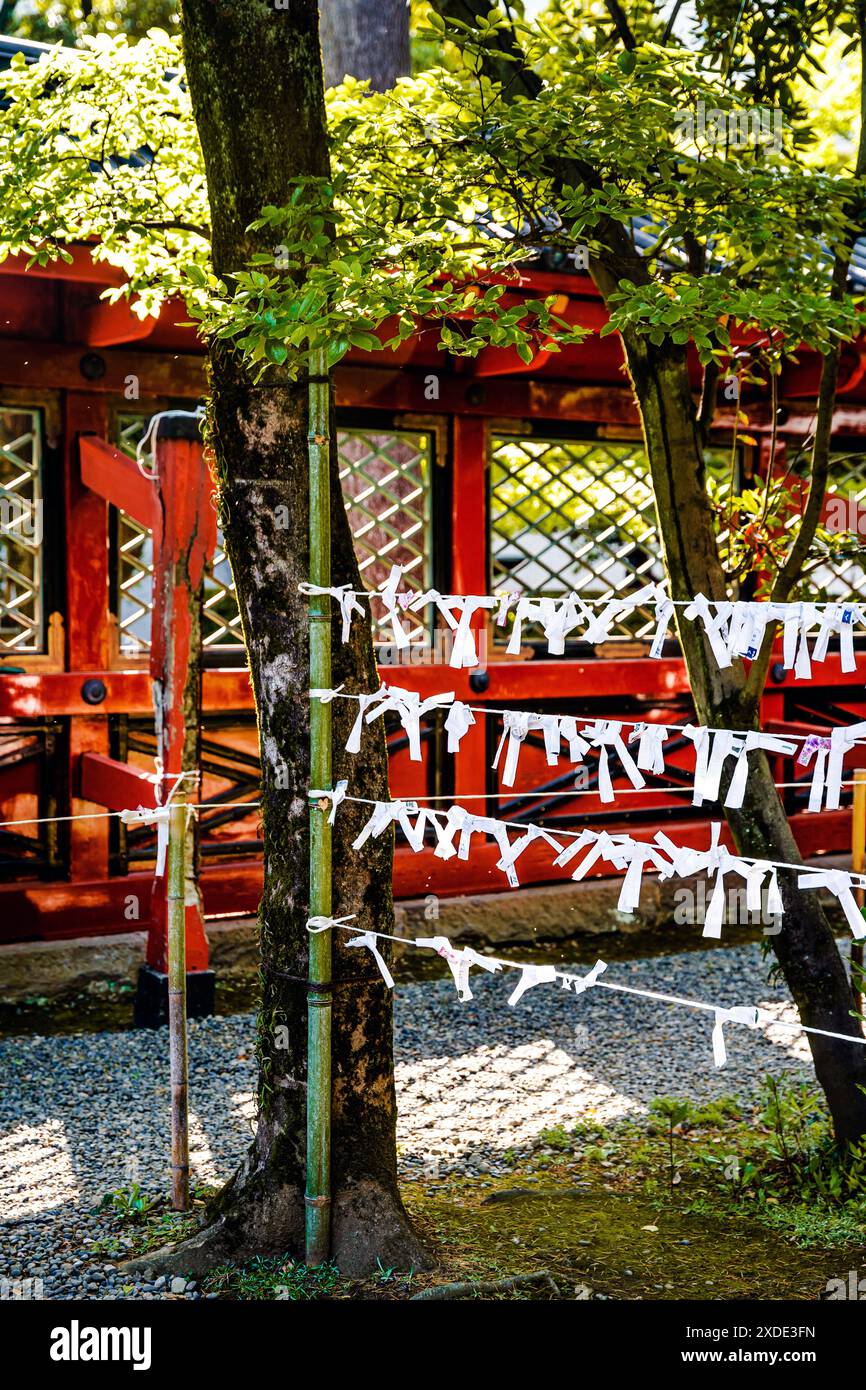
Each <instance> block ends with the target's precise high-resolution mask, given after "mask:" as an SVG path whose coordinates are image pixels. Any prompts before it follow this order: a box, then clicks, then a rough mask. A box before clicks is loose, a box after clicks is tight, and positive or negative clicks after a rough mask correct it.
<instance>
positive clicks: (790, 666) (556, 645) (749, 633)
mask: <svg viewBox="0 0 866 1390" xmlns="http://www.w3.org/2000/svg"><path fill="white" fill-rule="evenodd" d="M403 580H404V571H403V568H402V567H401V566H400V565H392V567H391V571H390V573H389V575H388V578H387V579H386V580H385V581H384V582H383V583H382V584H380V585H379V587H378V589H352V588H351V587H350V586H349V585H345V584H344V585H341V586H339V587H331V588H328V587H316V588H315V589H311V588H310V586H309V585H308V584H301V585H299V590H300V592H301V593H308V594H309V593H316V594H330V595H331V597H332V598H334V599H335V600H336V602H337V603H338V604H339V606H340V612H341V614H342V618H343V641H344V642H345V641H347V640H348V636H349V630H350V626H351V621H352V616H353V615H354V614H355V613H360V612H361V611H362V610H361V607H360V604H359V602H358V600H359V599H362V598H363V599H368V600H371V599H378V600H379V601H380V602H381V603H382V605H383V607H384V608H385V611H386V613H387V615H388V619H389V621H390V623H391V627H392V631H393V639H394V644H395V646H396V647H397V649H398V650H400V651H403V650H405V649H406V648H408V647H409V646H410V645H411V642H410V638H409V634H408V633H407V631H406V628H405V627H404V626H403V623H402V621H401V614H406V613H417V612H418V611H419V610H420V609H423V608H426V607H428V606H430V605H432V606H434V607H435V608H437V609H438V611H439V614H440V616H441V617H442V618H443V620H444V622H445V623H446V624H447V626H448V627H449V628H450V629H451V631H452V632H453V634H454V641H453V644H452V650H451V655H450V658H449V664H450V665H451V666H453V667H456V668H457V669H462V668H465V667H468V666H477V665H478V664H479V659H478V651H477V647H476V635H477V631H478V629H477V627H476V628H473V626H472V622H473V619H474V618H475V617H476V615H477V614H478V613H485V612H492V611H493V610H494V609H496V616H495V618H494V619H493V621H494V622H495V624H496V626H497V627H504V626H505V625H506V623H507V622H508V620H509V617H510V618H511V633H510V637H509V641H508V646H507V651H508V653H509V654H510V655H512V656H515V655H517V654H519V652H520V647H521V642H522V633H523V623H524V622H531V623H538V624H540V626H541V628H542V630H543V632H544V636H545V639H546V641H547V644H548V648H549V651H550V654H551V655H552V656H561V655H562V654H563V653H564V651H565V641H566V639H567V638H568V637H570V636H572V635H573V634H574V635H575V637H576V640H579V641H582V642H588V643H590V644H591V645H598V644H599V643H602V642H606V641H608V640H609V639H610V638H611V637H612V635H613V629H614V625H615V624H616V623H618V622H619V621H620V620H621V619H622V618H623V617H624V616H626V615H627V614H628V613H631V612H634V610H635V609H636V608H652V609H653V610H654V613H655V619H656V628H655V635H654V637H653V639H652V642H651V645H650V656H651V657H652V658H654V659H658V658H660V657H661V655H662V652H663V648H664V642H665V637H666V635H667V630H668V626H669V624H670V620H671V618H672V616H673V613H674V609H675V608H680V609H681V610H682V616H683V618H684V619H686V620H687V621H690V622H700V623H702V624H703V629H704V633H705V636H706V638H707V641H708V642H709V644H710V647H711V649H712V652H713V656H714V658H715V661H716V664H717V665H718V666H719V668H720V669H724V668H725V667H728V666H731V665H732V663H733V662H734V661H738V660H748V661H751V660H754V659H755V657H756V656H757V655H758V652H759V650H760V647H761V643H762V641H763V639H764V636H765V634H766V632H767V631H768V630H770V629H772V628H773V627H775V626H776V625H781V627H782V631H783V652H782V664H783V666H784V667H785V669H786V670H792V671H793V672H794V678H795V679H796V680H801V679H807V678H808V677H809V676H810V675H811V664H810V658H809V651H808V646H807V639H808V636H809V630H810V628H812V627H814V626H815V625H816V624H818V627H819V630H818V635H817V637H816V639H815V645H814V648H813V651H812V657H811V660H812V661H824V660H825V659H826V657H827V652H828V650H829V644H830V639H831V637H838V639H839V650H840V664H841V668H842V670H843V671H844V672H851V671H855V670H856V669H857V663H856V660H855V657H854V628H855V627H856V626H858V625H862V624H864V623H866V609H864V607H863V606H862V605H861V603H860V602H858V601H857V600H854V599H851V600H846V601H844V602H839V601H838V600H826V601H823V602H820V603H811V602H810V603H804V602H797V601H793V602H785V603H776V602H773V601H771V600H769V599H764V600H742V599H737V600H730V599H710V598H707V597H706V595H704V594H696V595H695V597H694V598H691V599H671V598H670V597H669V596H668V594H667V592H666V590H665V588H664V586H663V585H662V584H654V583H651V584H645V585H644V586H643V588H641V589H638V590H636V591H635V592H634V593H632V594H629V595H627V596H620V595H617V596H611V595H608V596H607V597H606V598H599V597H592V596H588V597H586V598H584V597H583V596H582V595H581V594H578V593H576V592H574V591H572V592H567V593H560V594H533V595H530V594H524V593H522V592H521V591H516V590H500V591H499V592H498V593H495V594H441V593H440V592H439V591H438V589H425V590H422V591H420V592H419V591H418V590H417V589H410V588H401V587H400V585H401V584H402V583H403ZM599 606H600V607H601V612H600V613H596V614H593V612H592V611H591V610H592V608H593V607H599ZM512 610H513V613H512Z"/></svg>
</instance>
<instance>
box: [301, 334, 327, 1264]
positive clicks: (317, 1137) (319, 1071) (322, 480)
mask: <svg viewBox="0 0 866 1390" xmlns="http://www.w3.org/2000/svg"><path fill="white" fill-rule="evenodd" d="M309 372H310V376H309V401H310V429H309V471H310V583H311V584H315V585H319V586H327V585H329V584H330V582H331V486H330V448H329V436H328V424H329V422H328V405H329V402H328V378H327V365H326V356H325V349H324V348H315V349H313V350H312V351H311V353H310V363H309ZM309 612H310V687H311V689H322V688H327V687H329V686H330V684H331V600H330V597H329V595H327V594H321V595H317V594H313V595H311V597H310V609H309ZM310 786H311V787H312V788H313V789H319V790H324V791H330V789H331V706H330V705H329V704H325V703H324V701H322V700H311V701H310ZM310 915H311V916H322V917H330V915H331V828H330V826H329V825H328V803H327V802H324V803H321V804H320V803H318V802H315V801H313V800H312V799H310ZM309 952H310V956H309V983H308V990H307V1183H306V1193H305V1197H304V1201H305V1205H306V1262H307V1264H308V1265H309V1266H311V1267H312V1266H315V1265H320V1264H323V1263H324V1262H325V1261H326V1260H327V1258H328V1256H329V1254H330V1249H331V933H330V932H328V931H323V932H316V933H314V934H313V935H311V936H310V943H309Z"/></svg>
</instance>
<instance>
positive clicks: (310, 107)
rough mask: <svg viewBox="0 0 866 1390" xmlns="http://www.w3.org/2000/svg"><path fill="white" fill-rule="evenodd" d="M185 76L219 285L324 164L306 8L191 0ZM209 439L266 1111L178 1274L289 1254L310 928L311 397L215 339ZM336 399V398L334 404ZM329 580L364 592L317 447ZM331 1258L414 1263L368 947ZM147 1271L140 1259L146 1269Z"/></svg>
mask: <svg viewBox="0 0 866 1390" xmlns="http://www.w3.org/2000/svg"><path fill="white" fill-rule="evenodd" d="M183 22H184V48H185V56H186V71H187V78H188V81H189V86H190V92H191V96H192V101H193V109H194V113H195V118H196V123H197V126H198V130H199V135H200V138H201V142H202V149H203V153H204V162H205V168H206V171H207V177H208V190H209V196H210V202H211V211H212V218H213V230H214V242H213V247H214V266H215V269H216V271H217V273H218V274H219V275H221V276H226V275H230V274H231V273H232V272H233V271H237V270H239V269H240V268H242V267H243V266H245V265H246V264H247V263H248V261H249V259H250V256H251V255H252V254H253V253H254V252H261V251H263V250H267V251H269V252H273V249H274V248H273V247H272V246H271V245H269V243H268V242H267V241H266V240H265V239H263V238H262V237H261V236H257V235H254V234H252V233H250V232H248V231H247V227H248V226H249V223H250V222H251V221H252V220H253V219H254V218H255V217H256V216H257V215H258V213H259V211H260V209H261V208H262V207H263V206H264V205H265V204H268V203H276V204H280V203H282V202H284V201H285V200H286V196H287V193H288V180H289V179H290V178H292V177H295V176H298V175H302V174H312V175H324V174H326V173H327V171H328V151H327V140H326V129H325V110H324V92H323V85H322V72H321V58H320V53H319V44H318V27H317V26H318V12H317V6H316V4H315V3H311V0H293V3H292V5H291V7H290V8H288V9H286V10H275V9H272V8H271V7H270V6H268V5H267V4H266V3H264V0H232V3H222V0H217V2H216V3H214V2H213V0H186V3H185V4H184V6H183ZM210 373H211V417H210V428H211V432H212V443H213V446H214V450H215V454H216V459H217V465H218V473H219V479H220V482H219V502H220V513H221V518H222V524H223V530H224V534H225V540H226V547H227V551H228V555H229V558H230V561H231V565H232V572H233V575H234V579H235V584H236V587H237V594H238V602H239V607H240V611H241V619H242V622H243V631H244V639H245V642H246V647H247V653H248V657H249V665H250V671H251V677H252V684H253V690H254V695H255V703H256V712H257V719H258V728H259V743H260V749H261V760H262V822H263V830H264V858H265V886H264V896H263V898H262V903H261V909H260V927H261V974H262V1007H261V1014H260V1019H259V1038H258V1047H259V1061H260V1073H259V1102H260V1114H259V1123H258V1129H257V1132H256V1137H255V1140H254V1142H253V1144H252V1146H251V1148H250V1151H249V1155H248V1157H247V1161H246V1163H245V1164H244V1166H243V1168H242V1169H241V1170H240V1171H239V1172H238V1173H237V1174H236V1175H235V1177H234V1179H233V1180H232V1182H231V1183H230V1184H229V1185H228V1187H227V1188H226V1189H225V1190H224V1191H223V1193H222V1194H221V1196H220V1198H219V1199H218V1201H217V1203H216V1208H215V1212H214V1216H215V1220H214V1223H213V1225H212V1226H211V1227H210V1228H209V1229H208V1230H207V1231H205V1232H203V1233H202V1235H200V1236H199V1237H197V1238H196V1239H195V1240H194V1241H192V1242H189V1243H188V1244H187V1245H186V1246H185V1247H182V1248H180V1249H179V1250H178V1251H177V1252H176V1256H173V1257H171V1262H172V1263H174V1264H175V1265H176V1266H177V1267H182V1268H199V1269H201V1268H204V1267H206V1266H207V1265H209V1264H212V1263H214V1262H215V1261H216V1260H219V1259H222V1258H226V1257H227V1256H228V1257H233V1258H248V1257H249V1256H250V1255H252V1254H257V1253H261V1254H273V1253H282V1252H284V1251H286V1250H289V1251H291V1252H292V1253H294V1254H298V1255H299V1254H301V1253H302V1251H303V1229H304V1210H303V1190H304V1131H305V1111H306V1083H305V1073H306V990H305V981H306V974H307V945H308V939H309V938H308V935H307V932H306V929H305V922H306V918H307V915H308V910H307V902H308V859H309V855H308V815H307V800H306V792H307V787H308V784H309V782H308V773H309V700H308V696H307V690H308V687H309V673H308V655H309V654H308V636H307V607H306V600H305V599H303V598H302V597H301V595H300V594H299V592H298V585H299V583H300V582H301V581H302V580H304V579H305V578H306V577H307V573H308V523H307V516H308V458H307V417H308V411H307V387H306V383H305V382H303V381H301V382H298V383H293V382H291V381H289V380H288V378H287V377H286V375H285V374H284V373H283V372H281V371H280V369H278V368H276V367H274V368H273V369H272V370H271V371H270V372H269V374H268V375H267V376H266V377H265V378H264V379H263V380H259V381H258V382H256V383H254V382H253V381H252V379H251V377H250V375H249V373H248V371H247V369H246V368H245V366H244V364H243V363H242V362H241V361H240V360H239V359H238V358H237V356H236V355H235V354H234V353H233V352H232V351H231V350H229V349H227V348H225V347H223V346H222V345H220V344H218V343H215V344H213V345H212V349H211V354H210ZM332 404H333V402H332ZM331 491H332V499H331V515H332V547H333V551H332V567H333V582H334V583H335V584H343V583H351V584H353V585H354V586H356V587H360V578H359V574H358V568H357V562H356V560H355V555H354V549H353V545H352V537H351V534H350V531H349V525H348V520H347V517H346V512H345V507H344V505H343V499H342V494H341V488H340V482H339V474H338V465H337V457H336V443H335V440H333V441H332V452H331ZM335 639H336V640H335V644H334V652H333V662H334V668H333V669H334V683H335V684H339V683H340V682H342V681H345V682H346V684H347V686H348V688H350V689H354V690H363V689H369V688H371V686H375V685H376V684H377V683H378V677H377V673H376V666H375V661H374V656H373V648H372V638H371V634H370V631H369V628H368V627H367V626H366V625H365V624H363V623H356V624H355V625H354V628H353V633H352V640H351V642H349V643H347V644H346V645H343V644H342V643H341V642H340V632H339V623H337V624H335ZM350 717H351V716H350V711H349V709H348V707H347V706H341V705H340V702H337V704H336V705H335V706H334V747H335V766H334V775H335V777H344V776H345V777H348V778H349V779H350V791H352V792H355V793H358V794H361V795H364V796H381V797H384V796H387V753H386V749H385V743H384V733H383V731H382V727H381V725H377V726H376V730H375V731H370V732H368V733H367V735H366V737H365V740H364V748H363V750H362V754H361V756H360V757H357V758H354V759H351V760H349V759H348V758H347V757H346V755H345V754H342V753H341V752H338V751H337V750H341V749H342V748H343V745H344V744H345V742H346V738H347V736H348V721H349V719H350ZM364 809H365V808H363V807H360V806H354V805H352V804H348V805H346V806H345V807H344V808H342V809H341V813H340V816H339V818H338V820H337V824H336V827H335V834H334V865H335V871H334V907H335V912H336V914H338V915H343V914H345V913H348V912H354V913H356V914H357V919H358V925H359V926H362V927H365V928H377V929H379V930H384V931H390V930H393V904H392V899H391V860H392V850H393V846H392V844H391V843H390V842H389V841H388V839H387V837H382V839H379V840H376V841H373V842H372V843H371V844H368V846H367V847H366V849H365V851H364V854H363V855H358V854H354V853H352V852H351V851H350V849H349V845H350V843H351V840H352V839H353V838H354V836H355V835H356V834H357V832H358V829H359V828H360V824H361V823H362V822H363V819H364V818H365V817H364ZM334 979H335V988H334V1019H333V1071H334V1092H333V1254H334V1256H335V1258H336V1259H337V1262H338V1263H339V1264H340V1266H341V1268H343V1269H344V1270H346V1271H347V1272H354V1273H361V1272H364V1271H367V1270H369V1269H371V1268H374V1267H375V1264H376V1259H377V1257H378V1258H381V1260H382V1261H383V1263H385V1264H389V1265H398V1266H400V1267H403V1268H405V1267H407V1266H408V1265H409V1264H412V1263H414V1264H416V1265H418V1264H420V1263H421V1262H422V1261H423V1253H422V1251H421V1249H420V1247H419V1245H418V1242H417V1240H416V1239H415V1237H414V1234H413V1233H412V1231H411V1228H410V1226H409V1224H408V1221H407V1219H406V1217H405V1214H404V1212H403V1208H402V1205H401V1202H400V1197H399V1194H398V1190H397V1173H396V1139H395V1127H396V1104H395V1094H394V1075H393V1054H392V1026H391V997H390V994H389V993H388V991H387V990H386V989H385V988H384V986H383V984H382V981H381V977H380V975H379V973H378V970H377V968H376V965H375V962H374V961H373V960H372V958H371V957H370V956H369V955H368V953H367V952H365V951H357V950H354V951H351V950H348V948H347V946H346V943H345V939H344V938H342V937H341V936H340V934H339V933H335V940H334ZM151 1263H154V1261H153V1259H151Z"/></svg>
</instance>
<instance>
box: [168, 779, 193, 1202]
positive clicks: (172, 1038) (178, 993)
mask: <svg viewBox="0 0 866 1390" xmlns="http://www.w3.org/2000/svg"><path fill="white" fill-rule="evenodd" d="M186 830H187V807H186V801H185V797H184V795H183V793H182V792H181V791H180V789H178V791H177V793H176V794H175V796H174V797H173V798H172V802H171V810H170V813H169V828H168V894H167V900H166V901H167V909H168V911H167V917H168V923H167V925H168V1046H169V1059H170V1060H169V1066H170V1075H171V1204H172V1206H173V1207H174V1210H175V1211H187V1210H188V1208H189V1086H188V1078H189V1068H188V1060H187V1046H186Z"/></svg>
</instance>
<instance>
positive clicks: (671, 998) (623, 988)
mask: <svg viewBox="0 0 866 1390" xmlns="http://www.w3.org/2000/svg"><path fill="white" fill-rule="evenodd" d="M347 799H348V798H347ZM334 927H338V928H339V929H340V931H351V932H355V933H356V934H357V935H360V936H375V937H377V938H378V939H379V940H381V941H396V942H397V943H398V944H399V945H400V946H411V947H413V948H414V949H416V950H419V951H426V950H429V949H430V948H429V947H427V946H419V945H418V943H417V941H413V940H412V938H411V937H405V936H392V935H390V934H389V933H388V932H383V931H365V929H364V928H363V927H350V926H347V925H346V924H345V923H343V922H338V921H335V920H334V919H333V918H332V919H331V920H330V922H329V923H328V926H327V927H321V926H319V927H313V926H311V925H310V923H309V922H308V923H307V930H308V931H309V932H311V933H312V934H313V935H315V933H316V932H319V931H326V930H327V931H332V930H333V929H334ZM484 959H485V960H489V961H490V962H491V963H492V964H494V965H498V966H500V967H502V968H505V969H508V970H527V969H531V965H527V963H526V962H521V961H516V960H503V959H501V957H499V956H488V955H485V957H484ZM554 978H555V979H557V980H568V981H571V980H581V979H582V978H583V977H582V976H580V975H573V974H571V973H570V972H569V971H567V970H557V969H556V967H554ZM590 989H610V990H615V991H616V992H617V993H618V994H633V995H636V996H637V997H638V998H639V999H654V1000H657V1001H659V1002H660V1003H663V1004H680V1005H683V1006H684V1007H685V1008H688V1009H703V1010H705V1011H706V1012H707V1013H717V1012H724V1010H725V1007H726V1006H725V1005H722V1004H707V1003H706V1002H705V1001H704V1000H702V999H686V998H684V996H682V995H680V994H661V993H659V992H658V991H656V990H652V989H638V988H637V987H636V986H634V985H621V984H616V983H614V982H613V981H611V980H601V979H595V980H593V981H592V983H591V984H590V985H588V986H587V988H586V991H585V992H588V990H590ZM761 1022H763V1024H764V1026H765V1027H767V1028H786V1029H788V1031H789V1032H794V1033H815V1034H817V1035H819V1036H820V1037H822V1038H838V1039H839V1040H840V1041H842V1042H850V1043H858V1044H859V1045H860V1046H861V1047H866V1038H863V1037H855V1036H854V1035H853V1034H852V1033H833V1032H830V1031H829V1030H828V1029H826V1028H812V1027H810V1026H809V1025H808V1024H806V1023H788V1022H787V1020H785V1019H775V1018H771V1019H765V1020H761Z"/></svg>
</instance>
